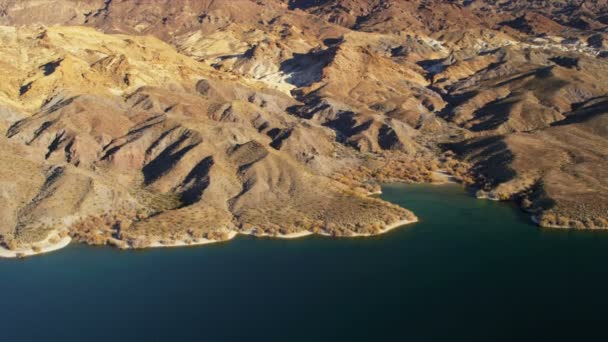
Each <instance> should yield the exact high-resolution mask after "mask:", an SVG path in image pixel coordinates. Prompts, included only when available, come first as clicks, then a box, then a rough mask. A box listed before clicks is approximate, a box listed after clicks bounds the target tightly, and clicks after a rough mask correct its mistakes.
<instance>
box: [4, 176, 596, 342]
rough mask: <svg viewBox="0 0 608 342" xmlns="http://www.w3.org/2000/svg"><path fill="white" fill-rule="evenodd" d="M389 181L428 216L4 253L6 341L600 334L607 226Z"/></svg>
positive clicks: (393, 196)
mask: <svg viewBox="0 0 608 342" xmlns="http://www.w3.org/2000/svg"><path fill="white" fill-rule="evenodd" d="M384 191H385V192H384V195H383V198H385V199H387V200H389V201H392V202H394V203H398V204H401V205H403V206H405V207H407V208H410V209H412V210H413V211H415V212H416V214H417V215H418V216H419V217H420V218H421V222H420V223H418V224H415V225H411V226H409V227H407V228H403V229H399V230H396V231H393V232H391V233H389V234H387V235H384V236H381V237H377V238H363V239H331V238H323V237H310V238H304V239H301V240H294V241H283V240H272V239H255V238H249V237H239V238H237V239H235V240H233V241H231V242H228V243H223V244H217V245H210V246H203V247H199V248H181V249H156V250H146V251H128V252H123V251H118V250H115V249H110V248H91V247H85V246H80V245H71V246H70V247H68V248H67V249H65V250H62V251H59V252H56V253H53V254H49V255H45V256H43V257H36V258H31V259H26V260H19V261H16V260H0V299H1V302H0V303H1V304H0V305H1V306H0V341H61V342H71V341H79V342H80V341H190V340H196V341H444V340H449V341H498V340H501V341H502V340H510V341H539V340H540V341H543V340H553V341H555V340H573V341H581V340H582V341H585V340H589V338H590V337H595V338H598V339H599V338H601V337H602V336H601V335H602V334H603V335H604V336H603V337H606V336H608V332H607V331H608V272H607V268H608V233H605V232H574V231H553V230H540V229H537V228H536V227H535V226H533V225H531V224H530V223H529V221H528V218H527V217H525V216H524V215H523V214H521V213H520V212H518V211H517V210H516V209H515V208H514V207H513V206H511V205H508V204H504V203H495V202H490V201H483V200H476V199H474V198H472V197H469V196H468V195H467V194H465V193H464V191H463V190H462V189H461V188H460V187H459V186H456V185H447V186H428V185H426V186H425V185H407V186H406V185H391V186H387V187H385V189H384ZM602 340H606V339H602Z"/></svg>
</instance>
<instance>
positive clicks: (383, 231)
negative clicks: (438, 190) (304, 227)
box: [319, 218, 419, 238]
mask: <svg viewBox="0 0 608 342" xmlns="http://www.w3.org/2000/svg"><path fill="white" fill-rule="evenodd" d="M418 221H419V220H418V218H415V219H413V220H401V221H397V222H395V223H391V224H389V225H386V226H385V227H384V228H383V229H381V230H380V231H379V232H378V233H374V234H372V233H354V232H353V233H352V234H350V235H344V236H338V237H341V238H342V237H346V238H349V237H370V236H378V235H382V234H386V233H388V232H390V231H391V230H394V229H397V228H399V227H403V226H405V225H408V224H412V223H416V222H418ZM319 235H323V236H332V237H333V236H335V235H332V234H330V233H327V232H325V231H322V232H320V233H319Z"/></svg>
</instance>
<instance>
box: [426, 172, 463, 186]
mask: <svg viewBox="0 0 608 342" xmlns="http://www.w3.org/2000/svg"><path fill="white" fill-rule="evenodd" d="M433 176H434V178H435V179H434V180H435V181H434V182H433V183H431V184H439V185H441V184H447V183H458V182H457V179H456V177H454V176H453V175H451V174H449V173H448V172H446V171H443V170H439V171H433Z"/></svg>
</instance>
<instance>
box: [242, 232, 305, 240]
mask: <svg viewBox="0 0 608 342" xmlns="http://www.w3.org/2000/svg"><path fill="white" fill-rule="evenodd" d="M239 234H241V235H250V236H255V237H268V238H275V239H299V238H303V237H306V236H310V235H313V234H314V233H313V232H309V231H307V230H302V231H299V232H295V233H289V234H267V233H256V232H255V231H253V230H245V231H239Z"/></svg>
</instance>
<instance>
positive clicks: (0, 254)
mask: <svg viewBox="0 0 608 342" xmlns="http://www.w3.org/2000/svg"><path fill="white" fill-rule="evenodd" d="M59 234H60V232H59V231H53V232H51V233H50V234H49V236H48V237H47V238H46V239H44V240H42V241H39V242H35V243H33V244H32V245H36V246H39V248H40V250H39V251H35V250H34V248H33V247H31V246H30V247H26V248H17V249H15V250H11V249H7V248H5V247H0V258H7V259H14V258H25V257H31V256H36V255H41V254H46V253H51V252H54V251H58V250H60V249H62V248H65V247H67V246H68V245H69V244H70V242H72V238H71V237H70V236H65V237H60V235H59ZM54 238H58V239H59V241H57V242H56V243H51V242H50V240H52V239H54Z"/></svg>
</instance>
